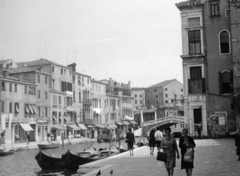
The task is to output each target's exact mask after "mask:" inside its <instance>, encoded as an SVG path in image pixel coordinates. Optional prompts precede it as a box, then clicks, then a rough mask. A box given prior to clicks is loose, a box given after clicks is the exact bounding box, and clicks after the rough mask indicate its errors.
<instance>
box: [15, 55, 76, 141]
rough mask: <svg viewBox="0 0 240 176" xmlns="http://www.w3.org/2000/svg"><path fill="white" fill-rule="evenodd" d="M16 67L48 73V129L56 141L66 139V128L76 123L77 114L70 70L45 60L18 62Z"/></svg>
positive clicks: (67, 132)
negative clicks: (49, 128)
mask: <svg viewBox="0 0 240 176" xmlns="http://www.w3.org/2000/svg"><path fill="white" fill-rule="evenodd" d="M17 65H18V66H27V67H31V68H36V69H41V70H42V71H43V72H47V73H49V75H50V79H49V82H50V90H49V99H50V110H49V112H50V117H51V118H50V119H51V123H50V124H51V125H50V127H51V130H52V132H53V133H54V134H55V135H56V138H57V139H61V135H63V136H64V137H67V136H68V134H69V131H68V130H66V129H67V126H68V125H72V124H73V123H75V122H77V113H78V112H76V110H75V107H74V106H73V86H72V69H71V68H69V67H66V66H63V65H60V64H58V63H55V62H52V61H49V60H47V59H39V60H34V61H29V62H19V63H17ZM44 96H46V94H45V95H44Z"/></svg>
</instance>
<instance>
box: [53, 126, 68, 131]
mask: <svg viewBox="0 0 240 176" xmlns="http://www.w3.org/2000/svg"><path fill="white" fill-rule="evenodd" d="M51 129H56V130H65V129H66V128H64V127H62V126H59V125H53V126H52V127H51Z"/></svg>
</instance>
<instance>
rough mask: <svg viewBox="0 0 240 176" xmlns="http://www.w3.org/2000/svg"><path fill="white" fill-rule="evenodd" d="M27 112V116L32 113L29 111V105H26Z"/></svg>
mask: <svg viewBox="0 0 240 176" xmlns="http://www.w3.org/2000/svg"><path fill="white" fill-rule="evenodd" d="M25 111H26V113H27V114H29V113H30V111H29V108H28V105H27V104H26V105H25Z"/></svg>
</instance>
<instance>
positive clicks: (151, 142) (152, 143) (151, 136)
mask: <svg viewBox="0 0 240 176" xmlns="http://www.w3.org/2000/svg"><path fill="white" fill-rule="evenodd" d="M155 131H156V129H155V128H153V129H152V130H151V131H150V133H149V136H148V141H149V143H148V146H149V147H150V155H154V154H153V153H154V147H155V146H156V140H155Z"/></svg>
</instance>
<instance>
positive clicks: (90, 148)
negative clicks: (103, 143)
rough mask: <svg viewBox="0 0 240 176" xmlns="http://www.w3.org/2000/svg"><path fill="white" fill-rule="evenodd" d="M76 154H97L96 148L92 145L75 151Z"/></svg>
mask: <svg viewBox="0 0 240 176" xmlns="http://www.w3.org/2000/svg"><path fill="white" fill-rule="evenodd" d="M76 154H77V155H78V156H86V157H88V156H96V155H98V154H99V152H98V151H97V149H96V148H95V147H93V146H92V145H91V146H90V147H89V148H88V149H84V150H83V151H82V152H77V153H76Z"/></svg>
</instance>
